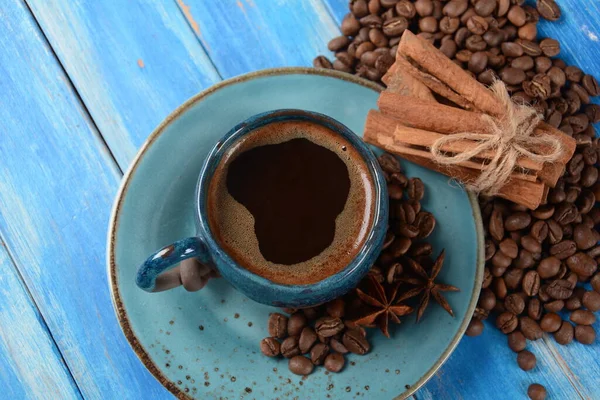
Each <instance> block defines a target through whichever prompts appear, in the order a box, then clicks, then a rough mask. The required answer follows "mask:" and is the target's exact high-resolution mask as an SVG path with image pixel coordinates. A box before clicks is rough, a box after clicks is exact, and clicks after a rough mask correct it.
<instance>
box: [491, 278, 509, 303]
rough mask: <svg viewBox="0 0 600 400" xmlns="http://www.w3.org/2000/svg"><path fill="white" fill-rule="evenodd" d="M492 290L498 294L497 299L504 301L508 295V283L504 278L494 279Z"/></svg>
mask: <svg viewBox="0 0 600 400" xmlns="http://www.w3.org/2000/svg"><path fill="white" fill-rule="evenodd" d="M492 290H493V291H494V293H495V294H496V297H497V298H499V299H501V300H504V299H505V298H506V294H507V288H506V282H504V279H502V278H494V280H493V282H492Z"/></svg>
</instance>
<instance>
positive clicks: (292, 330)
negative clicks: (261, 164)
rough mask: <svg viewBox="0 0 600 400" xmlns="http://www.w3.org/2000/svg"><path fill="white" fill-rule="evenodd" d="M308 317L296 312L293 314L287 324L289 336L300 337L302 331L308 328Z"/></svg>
mask: <svg viewBox="0 0 600 400" xmlns="http://www.w3.org/2000/svg"><path fill="white" fill-rule="evenodd" d="M306 322H307V321H306V316H305V315H304V313H300V312H296V313H294V314H292V315H291V316H290V317H289V319H288V323H287V334H288V335H289V336H300V333H301V332H302V329H304V327H305V326H306Z"/></svg>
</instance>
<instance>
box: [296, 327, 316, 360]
mask: <svg viewBox="0 0 600 400" xmlns="http://www.w3.org/2000/svg"><path fill="white" fill-rule="evenodd" d="M316 341H317V334H316V333H315V331H314V330H313V328H311V327H310V326H305V327H304V328H303V329H302V333H300V338H299V339H298V348H299V349H300V353H301V354H305V353H308V352H309V351H310V348H311V347H312V346H313V344H315V342H316Z"/></svg>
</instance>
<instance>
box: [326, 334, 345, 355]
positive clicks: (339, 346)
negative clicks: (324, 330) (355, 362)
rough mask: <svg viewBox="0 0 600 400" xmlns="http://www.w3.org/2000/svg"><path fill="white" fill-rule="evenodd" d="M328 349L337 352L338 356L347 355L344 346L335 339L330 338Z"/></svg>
mask: <svg viewBox="0 0 600 400" xmlns="http://www.w3.org/2000/svg"><path fill="white" fill-rule="evenodd" d="M329 347H331V350H333V351H337V352H338V353H340V354H346V353H348V349H347V348H346V346H344V344H343V343H342V342H341V341H340V340H339V339H336V338H332V339H331V340H330V341H329Z"/></svg>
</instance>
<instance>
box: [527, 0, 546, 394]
mask: <svg viewBox="0 0 600 400" xmlns="http://www.w3.org/2000/svg"><path fill="white" fill-rule="evenodd" d="M542 1H550V0H542ZM547 395H548V393H547V392H546V388H545V387H544V386H542V385H540V384H539V383H532V384H531V385H529V388H527V396H529V398H530V399H531V400H544V399H545V398H546V396H547Z"/></svg>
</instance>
